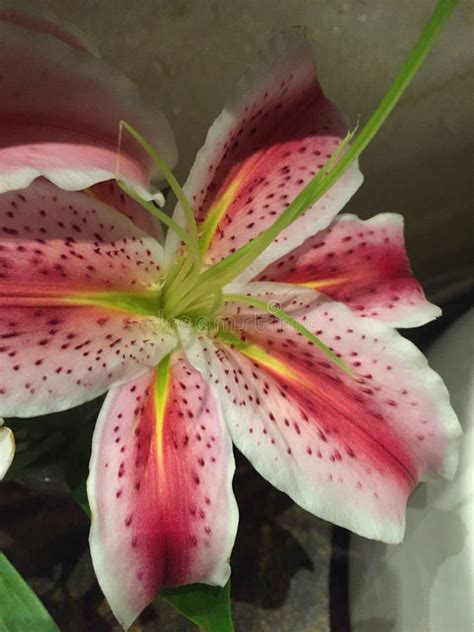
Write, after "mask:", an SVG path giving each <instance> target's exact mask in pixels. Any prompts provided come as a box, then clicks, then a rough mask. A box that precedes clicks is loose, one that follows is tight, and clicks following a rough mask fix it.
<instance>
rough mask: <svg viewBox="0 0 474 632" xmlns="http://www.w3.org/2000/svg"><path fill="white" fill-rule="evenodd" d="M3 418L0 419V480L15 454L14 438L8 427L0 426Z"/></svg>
mask: <svg viewBox="0 0 474 632" xmlns="http://www.w3.org/2000/svg"><path fill="white" fill-rule="evenodd" d="M2 424H3V419H0V480H2V478H3V477H4V476H5V474H6V473H7V471H8V469H9V467H10V465H11V463H12V461H13V457H14V456H15V438H14V436H13V432H12V431H11V430H10V428H5V427H1V426H2Z"/></svg>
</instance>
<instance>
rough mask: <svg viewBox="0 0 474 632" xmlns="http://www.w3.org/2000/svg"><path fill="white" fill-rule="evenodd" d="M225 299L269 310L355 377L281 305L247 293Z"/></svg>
mask: <svg viewBox="0 0 474 632" xmlns="http://www.w3.org/2000/svg"><path fill="white" fill-rule="evenodd" d="M223 300H224V302H228V303H243V304H244V305H250V306H252V307H257V308H259V309H262V310H263V311H265V312H267V314H270V315H271V316H276V317H277V318H278V319H279V320H281V321H282V322H284V323H286V324H287V325H289V326H290V327H292V328H293V329H294V330H295V331H296V332H298V333H300V334H301V335H303V336H304V337H305V338H306V339H307V340H309V341H310V342H312V343H313V344H314V345H315V346H316V347H318V348H319V349H321V351H322V352H323V353H324V354H325V355H327V357H328V358H329V359H330V360H331V362H333V363H334V364H337V366H338V367H339V368H341V369H342V370H343V371H344V372H345V373H347V375H349V376H350V377H355V376H354V372H353V371H352V369H350V368H349V367H348V366H347V364H346V363H345V362H343V361H342V360H341V359H340V358H338V357H337V355H336V354H335V353H334V352H333V351H331V349H329V347H327V346H326V345H325V344H324V342H323V341H322V340H320V339H319V338H318V337H317V336H315V335H314V334H313V333H312V332H311V331H310V330H309V329H306V327H305V326H304V325H302V324H301V323H300V322H299V321H297V320H295V319H294V318H292V317H291V316H290V315H289V314H287V313H286V312H285V311H284V310H282V309H280V308H279V307H276V306H275V305H271V304H269V303H266V302H265V301H262V300H260V299H259V298H255V297H253V296H248V295H247V294H224V295H223Z"/></svg>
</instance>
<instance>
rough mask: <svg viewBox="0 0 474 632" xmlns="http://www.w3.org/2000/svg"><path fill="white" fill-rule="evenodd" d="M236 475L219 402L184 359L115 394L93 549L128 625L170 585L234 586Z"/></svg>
mask: <svg viewBox="0 0 474 632" xmlns="http://www.w3.org/2000/svg"><path fill="white" fill-rule="evenodd" d="M233 471H234V461H233V456H232V447H231V441H230V437H229V436H228V434H227V432H226V430H225V428H224V425H223V421H222V413H221V410H220V404H219V402H218V400H217V399H216V398H215V396H214V395H213V393H212V391H211V389H210V387H209V385H207V384H206V383H205V381H204V380H203V378H202V376H201V375H200V374H199V373H198V372H196V371H195V370H194V369H192V368H191V367H190V366H189V365H188V363H187V362H186V361H185V360H184V359H183V358H182V357H179V356H173V358H172V360H171V361H170V362H169V363H168V362H166V361H163V363H162V364H161V365H160V367H159V368H158V371H155V370H153V371H150V372H148V373H147V374H146V375H143V376H142V377H140V378H138V379H136V380H134V381H133V382H130V383H129V384H127V385H124V386H122V387H119V388H114V389H112V390H111V391H110V392H109V394H108V396H107V399H106V401H105V404H104V407H103V409H102V411H101V413H100V417H99V420H98V422H97V427H96V430H95V434H94V440H93V453H92V460H91V474H90V477H89V482H88V494H89V502H90V506H91V510H92V529H91V536H90V546H91V552H92V557H93V562H94V567H95V571H96V575H97V577H98V580H99V583H100V585H101V587H102V590H103V591H104V593H105V595H106V597H107V599H108V601H109V603H110V605H111V607H112V610H113V611H114V614H115V615H116V617H117V618H118V620H119V621H120V622H121V623H122V625H123V626H124V627H128V626H129V625H130V624H131V623H132V621H133V620H134V619H135V617H136V616H137V615H138V614H139V613H140V612H141V610H142V609H143V608H144V607H145V606H146V605H147V604H148V603H149V602H150V601H151V600H152V599H153V597H154V596H155V595H156V593H157V591H158V590H159V588H160V587H161V586H165V585H177V584H186V583H192V582H204V583H208V584H217V585H223V584H224V583H225V582H226V581H227V579H228V576H229V572H230V569H229V564H228V559H229V556H230V552H231V549H232V545H233V541H234V538H235V532H236V528H237V507H236V503H235V499H234V497H233V494H232V488H231V479H232V474H233Z"/></svg>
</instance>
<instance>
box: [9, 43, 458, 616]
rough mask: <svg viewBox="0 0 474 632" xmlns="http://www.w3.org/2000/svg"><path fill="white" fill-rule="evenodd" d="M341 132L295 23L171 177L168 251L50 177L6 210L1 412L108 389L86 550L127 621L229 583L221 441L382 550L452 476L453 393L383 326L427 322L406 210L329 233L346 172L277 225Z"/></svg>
mask: <svg viewBox="0 0 474 632" xmlns="http://www.w3.org/2000/svg"><path fill="white" fill-rule="evenodd" d="M126 128H127V129H128V130H129V131H132V136H133V135H134V136H135V138H136V139H137V138H138V139H139V140H140V142H141V146H142V147H145V149H147V148H148V145H147V143H146V142H145V141H143V140H142V139H141V136H140V135H138V134H136V133H135V132H134V130H133V128H132V127H130V126H126ZM346 133H347V128H346V124H345V122H344V119H343V118H342V117H341V115H340V114H339V113H338V111H337V110H336V108H335V106H334V105H333V104H332V103H331V102H330V101H329V100H328V99H327V98H326V97H325V96H324V94H323V92H322V90H321V87H320V86H319V83H318V80H317V76H316V71H315V66H314V62H313V58H312V54H311V50H310V47H309V45H308V43H307V41H306V39H305V38H304V37H303V36H302V34H301V33H300V32H299V31H291V32H289V33H286V34H282V35H281V36H279V37H277V38H276V39H275V40H274V41H273V43H272V44H271V46H270V47H269V49H268V50H267V51H266V52H265V53H263V54H262V55H261V57H260V58H259V59H258V61H257V63H256V65H255V67H254V69H253V70H252V71H251V72H250V73H248V74H247V76H246V77H245V78H244V79H243V80H242V81H241V83H240V84H239V86H238V90H237V91H236V93H235V96H234V97H233V99H232V100H231V101H230V102H229V103H228V104H227V106H226V107H225V108H224V110H223V112H222V114H221V115H220V116H219V118H218V119H217V120H216V121H215V122H214V124H213V125H212V127H211V129H210V131H209V134H208V137H207V140H206V144H205V146H204V147H203V149H202V150H201V151H200V153H199V154H198V156H197V159H196V162H195V164H194V166H193V168H192V170H191V173H190V175H189V178H188V180H187V182H186V184H185V186H184V193H183V192H182V191H181V190H180V189H179V187H178V186H177V183H176V182H175V181H174V179H173V178H172V176H170V174H167V176H168V178H169V181H170V183H171V185H172V186H173V188H174V189H175V190H176V192H177V195H178V198H179V204H178V206H177V208H176V211H175V214H174V218H173V219H172V220H169V221H168V225H169V226H170V230H169V231H168V235H167V239H166V242H165V243H164V244H160V243H159V241H158V240H157V239H156V237H155V236H153V235H151V234H147V233H146V232H145V231H144V230H143V229H142V228H140V227H139V226H138V225H137V224H134V223H133V222H132V221H131V220H130V219H129V218H127V217H125V216H124V214H123V213H121V212H120V209H117V208H114V204H113V199H112V198H109V199H108V200H107V202H109V203H105V202H104V201H102V200H101V199H98V196H94V195H91V194H90V191H87V192H80V191H76V192H75V191H65V190H62V189H63V188H64V186H63V183H62V182H58V181H57V180H55V176H54V175H52V173H51V172H45V171H41V172H38V175H43V176H46V177H47V178H48V179H49V180H52V181H53V182H54V184H52V183H51V182H47V181H46V180H45V179H36V180H34V181H33V182H31V183H29V186H28V187H27V188H26V189H24V190H22V191H17V190H16V191H7V192H5V193H3V194H2V195H1V196H0V219H1V221H0V271H1V272H0V345H1V346H0V353H1V354H2V364H1V367H0V414H2V415H4V416H12V415H17V416H30V415H31V416H33V415H38V414H43V413H46V412H54V411H58V410H63V409H66V408H69V407H71V406H75V405H77V404H80V403H82V402H85V401H87V400H89V399H91V398H94V397H97V396H98V395H100V394H102V393H104V392H106V391H107V390H108V394H107V396H106V399H105V402H104V405H103V408H102V410H101V412H100V415H99V418H98V421H97V425H96V429H95V432H94V438H93V447H92V457H91V463H90V476H89V480H88V498H89V503H90V507H91V514H92V524H91V535H90V547H91V553H92V558H93V563H94V568H95V571H96V574H97V578H98V581H99V583H100V585H101V587H102V589H103V591H104V593H105V595H106V597H107V599H108V601H109V603H110V605H111V608H112V610H113V612H114V613H115V615H116V617H117V618H118V620H119V621H120V622H121V623H122V625H123V626H124V627H128V626H129V625H130V624H131V623H132V621H133V620H134V619H135V618H136V617H137V615H138V614H139V613H140V612H141V611H142V609H143V608H144V607H145V606H146V605H147V604H148V603H150V601H151V600H152V599H153V598H154V596H155V595H156V594H157V592H158V590H159V589H160V587H162V586H170V585H180V584H187V583H194V582H203V583H208V584H213V585H224V584H225V582H226V581H227V579H228V577H229V574H230V566H229V558H230V555H231V551H232V546H233V543H234V540H235V536H236V530H237V523H238V510H237V506H236V501H235V498H234V495H233V492H232V477H233V473H234V469H235V465H234V458H233V453H232V444H234V445H235V446H236V447H237V448H238V449H239V450H240V451H241V452H242V453H243V454H244V455H245V456H246V457H247V458H248V459H249V460H250V462H251V463H252V464H253V465H254V467H255V468H256V469H257V471H258V472H260V473H261V474H262V475H263V476H264V477H265V478H266V479H267V480H269V481H270V482H271V483H272V484H273V485H275V486H276V487H277V488H278V489H280V490H282V491H284V492H286V493H287V494H288V495H289V496H290V497H291V498H292V499H293V500H294V501H295V502H296V503H298V504H299V505H300V506H301V507H303V508H304V509H306V510H308V511H309V512H311V513H313V514H315V515H317V516H319V517H321V518H323V519H325V520H330V521H332V522H334V523H335V524H338V525H342V526H344V527H346V528H348V529H351V530H352V531H354V532H356V533H358V534H361V535H363V536H366V537H369V538H376V539H380V540H383V541H385V542H400V540H401V539H402V537H403V532H404V524H405V506H406V502H407V499H408V496H409V495H410V493H411V491H412V490H413V489H414V487H415V486H416V484H417V483H418V481H419V480H421V479H423V478H425V477H426V476H428V475H430V474H431V473H434V474H437V475H441V476H447V477H451V476H452V475H453V474H454V471H455V467H456V454H457V440H458V437H459V433H460V431H459V424H458V421H457V419H456V416H455V414H454V412H453V410H452V408H451V406H450V403H449V397H448V393H447V391H446V388H445V387H444V385H443V383H442V381H441V379H440V378H439V376H438V375H437V374H436V373H434V372H433V371H432V370H431V369H430V368H429V366H428V364H427V362H426V360H425V358H424V356H423V355H422V354H421V352H420V351H419V350H418V349H417V348H416V347H415V346H414V345H412V344H411V343H410V342H408V341H407V340H405V339H404V338H403V337H401V336H400V335H399V334H398V332H397V331H396V329H395V327H407V326H414V325H420V324H422V323H425V322H428V321H429V320H431V319H433V318H435V317H436V316H437V315H439V313H440V312H439V310H438V308H436V307H435V306H433V305H431V304H430V303H429V302H428V301H427V300H426V298H425V296H424V294H423V291H422V289H421V287H420V285H419V284H418V283H417V281H416V280H415V279H414V278H413V275H412V272H411V269H410V266H409V263H408V258H407V255H406V252H405V248H404V243H403V235H402V220H401V218H400V216H398V215H393V214H382V215H379V216H376V217H374V218H372V219H371V220H367V221H362V220H359V219H358V218H357V217H355V216H353V215H340V216H338V217H336V216H337V214H338V213H339V211H340V210H341V209H342V207H343V206H344V205H345V204H346V202H347V201H348V200H349V198H350V197H351V195H352V194H353V193H354V192H355V191H356V190H357V188H358V187H359V186H360V184H361V182H362V176H361V174H360V172H359V170H358V167H357V164H356V163H355V162H354V163H353V164H352V166H351V167H349V169H347V170H346V171H345V173H344V175H342V177H340V178H339V180H338V181H337V183H336V184H335V185H334V186H332V187H331V188H330V189H329V190H328V191H327V192H326V193H325V194H324V195H323V196H322V197H320V198H319V199H318V200H317V201H316V202H315V203H313V204H309V205H308V204H306V205H305V206H304V208H302V209H300V212H299V214H298V215H297V217H295V218H292V219H293V220H294V221H291V222H288V225H286V226H284V227H283V228H282V222H283V221H286V220H285V218H286V217H287V213H288V212H291V211H292V210H293V208H294V206H292V204H293V200H294V199H296V200H298V199H299V198H298V196H300V195H304V191H305V187H306V185H307V184H308V183H309V182H310V181H312V179H313V178H314V176H315V175H316V174H317V173H318V172H319V173H321V176H322V177H323V175H324V174H325V168H326V167H325V163H327V161H328V160H329V161H331V160H337V159H338V157H340V156H341V155H342V154H341V150H342V152H344V150H345V147H346V144H345V142H344V141H343V142H341V140H342V139H344V138H345V136H346ZM125 147H128V148H129V149H128V151H129V152H130V153H129V154H128V155H132V144H131V143H130V144H128V145H125ZM341 148H342V149H341ZM53 153H54V156H53V158H52V159H53V160H56V159H57V155H56V153H55V152H53ZM142 153H143V152H142ZM150 154H153V151H151V152H150ZM126 156H127V154H126ZM126 156H125V157H126ZM157 161H158V164H159V166H160V168H161V171H162V173H164V172H166V171H167V170H166V166H164V165H163V163H162V161H161V159H160V158H159V157H158V158H157ZM126 162H127V161H126ZM86 163H87V165H88V164H89V163H88V161H86ZM120 164H122V163H120ZM87 165H86V166H87ZM72 168H73V169H75V168H76V166H74V165H73V167H72ZM120 173H121V174H122V173H123V172H122V170H121V171H120ZM81 177H82V176H81ZM123 180H125V178H123ZM55 185H59V186H61V187H62V188H58V186H55ZM89 185H90V183H88V184H87V185H86V186H89ZM122 186H123V188H124V189H125V190H127V191H129V193H130V194H131V196H132V197H135V198H136V199H139V200H140V199H141V195H137V194H136V189H134V190H133V189H132V188H131V187H130V186H129V185H128V183H125V184H123V185H122ZM188 200H189V203H188ZM142 203H143V204H144V207H145V208H148V209H149V210H150V212H151V213H152V214H155V215H159V216H160V217H162V218H163V219H165V218H164V216H163V215H162V214H161V215H160V211H159V210H158V209H156V207H155V206H153V205H151V204H148V203H147V202H146V201H143V200H142ZM165 221H166V220H165ZM262 236H263V237H262ZM265 240H266V241H265ZM262 244H264V245H263V246H262Z"/></svg>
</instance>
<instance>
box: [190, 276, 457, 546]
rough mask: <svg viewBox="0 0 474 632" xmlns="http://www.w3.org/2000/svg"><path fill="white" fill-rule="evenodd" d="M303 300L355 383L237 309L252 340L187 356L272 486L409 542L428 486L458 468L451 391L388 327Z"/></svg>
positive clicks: (311, 321)
mask: <svg viewBox="0 0 474 632" xmlns="http://www.w3.org/2000/svg"><path fill="white" fill-rule="evenodd" d="M266 285H267V287H268V288H270V286H271V285H272V284H266ZM269 295H270V290H268V292H267V293H266V294H265V296H266V298H267V299H268V298H269ZM276 297H277V295H276ZM292 301H293V303H294V306H295V310H294V313H293V315H294V317H298V319H299V320H300V321H301V322H302V323H303V324H304V325H305V326H306V327H307V328H309V329H310V330H311V331H313V332H314V333H315V334H316V335H318V336H319V337H320V339H321V340H322V341H323V342H324V343H325V344H326V345H328V346H330V347H331V348H332V349H333V350H334V351H335V352H336V353H337V354H338V355H340V357H341V358H342V360H343V361H344V362H345V363H346V364H348V365H349V366H350V368H351V369H353V370H354V371H355V372H357V374H356V375H355V376H354V377H350V376H349V375H347V374H346V373H345V372H343V371H342V370H341V369H340V368H339V367H338V366H336V365H335V364H333V363H331V362H330V361H329V359H328V358H327V356H326V355H325V354H324V353H323V352H322V351H320V350H319V349H318V348H316V347H315V346H314V345H313V344H312V343H310V342H309V341H308V340H306V338H304V337H303V336H301V335H298V334H297V333H296V332H295V331H294V330H293V329H290V328H289V327H287V326H286V325H284V324H282V323H281V322H280V321H277V320H276V319H275V320H274V321H273V320H272V319H271V318H269V316H268V315H267V314H263V313H261V312H259V311H258V310H255V309H254V310H251V309H248V308H247V309H245V310H244V309H242V310H240V309H239V308H237V309H235V306H234V313H233V316H232V323H233V328H234V330H235V331H237V332H238V331H240V332H241V337H242V340H241V341H237V343H233V344H229V340H228V341H227V342H228V344H227V345H224V344H223V343H222V342H221V343H219V342H215V343H214V344H213V343H212V341H207V342H203V341H201V343H200V345H198V344H197V343H195V344H194V345H193V346H191V347H190V348H189V350H188V351H187V353H188V357H189V359H190V361H191V362H192V363H193V365H194V366H197V367H198V368H199V369H200V370H201V371H202V372H203V373H204V374H205V375H206V376H207V378H208V379H209V380H210V381H212V383H214V385H215V388H216V389H218V392H219V396H220V399H221V402H222V404H223V409H224V411H225V414H226V419H227V423H228V427H229V430H230V432H231V434H232V438H233V440H234V443H235V444H236V446H237V447H238V448H239V450H241V451H242V452H243V453H244V454H245V456H246V457H247V458H248V459H249V460H250V461H251V462H252V463H253V465H254V466H255V468H256V469H257V470H258V471H259V472H260V473H261V474H262V475H263V476H264V477H265V478H267V479H268V480H269V481H270V482H271V483H272V484H273V485H275V486H276V487H277V488H278V489H281V490H283V491H285V492H286V493H288V494H289V495H290V496H291V497H292V498H293V499H294V500H295V501H296V502H297V503H298V504H299V505H300V506H302V507H303V508H305V509H307V510H308V511H310V512H311V513H314V514H315V515H317V516H320V517H322V518H324V519H326V520H330V521H331V522H334V523H336V524H339V525H342V526H344V527H346V528H349V529H351V530H353V531H355V532H356V533H359V534H360V535H363V536H366V537H369V538H376V539H380V540H384V541H386V542H399V541H400V540H401V538H402V537H403V532H404V525H405V505H406V501H407V498H408V496H409V494H410V492H411V491H412V490H413V488H414V486H415V485H416V483H417V481H418V480H419V479H420V478H422V477H423V476H424V475H425V474H426V473H427V472H428V471H434V472H437V473H439V474H443V475H447V476H452V475H453V473H454V470H455V467H456V454H457V439H458V437H459V433H460V429H459V424H458V422H457V419H456V416H455V414H454V412H453V410H452V409H451V407H450V405H449V398H448V394H447V391H446V389H445V387H444V385H443V383H442V381H441V379H440V378H439V377H438V376H437V375H436V374H435V373H434V372H433V371H431V370H430V369H429V367H428V366H427V363H426V360H425V358H424V357H423V356H422V354H421V353H420V352H419V351H418V350H417V349H416V348H415V347H414V346H413V345H412V344H411V343H410V342H408V341H406V340H404V339H403V338H401V336H400V335H399V334H398V333H397V332H396V331H395V330H393V329H391V328H390V327H387V326H386V325H385V324H383V323H380V322H377V321H372V320H369V319H365V320H364V319H361V318H358V317H357V316H355V315H354V314H353V313H352V312H351V311H350V310H349V309H348V308H346V307H345V306H344V305H342V304H339V303H335V302H330V301H329V300H328V299H326V298H325V297H322V296H319V297H317V298H316V297H315V293H314V292H310V291H306V292H304V291H301V290H300V291H299V297H298V298H296V297H294V298H293V299H292ZM279 302H280V303H284V301H283V296H280V297H279ZM290 302H291V301H290ZM226 310H227V311H226V312H225V317H227V319H228V320H229V321H230V314H231V310H232V306H230V305H229V306H228V307H227V308H226ZM251 312H253V315H254V318H253V319H252V318H251V317H250V316H251Z"/></svg>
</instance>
